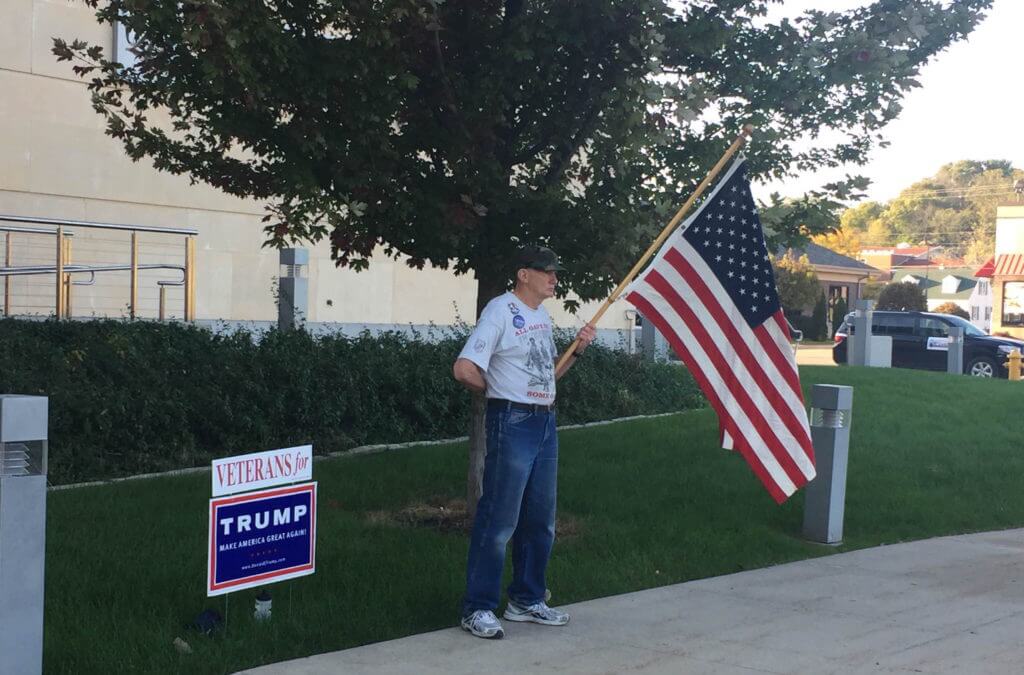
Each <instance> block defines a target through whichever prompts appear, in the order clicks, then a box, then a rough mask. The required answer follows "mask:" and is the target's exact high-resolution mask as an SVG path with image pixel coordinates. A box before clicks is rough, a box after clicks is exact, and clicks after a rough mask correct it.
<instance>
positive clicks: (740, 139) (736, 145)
mask: <svg viewBox="0 0 1024 675" xmlns="http://www.w3.org/2000/svg"><path fill="white" fill-rule="evenodd" d="M753 131H754V127H753V126H751V125H749V124H748V125H745V126H744V127H743V131H741V132H740V135H739V136H737V137H736V140H735V141H733V142H732V145H730V146H729V149H728V150H726V151H725V154H724V155H722V158H721V159H720V160H718V163H717V164H715V166H714V168H712V169H711V172H710V173H708V175H707V176H705V177H704V180H702V181H701V183H700V185H698V186H697V189H696V190H694V191H693V194H692V195H690V198H689V199H687V200H686V203H685V204H683V206H682V207H681V208H680V209H679V210H678V211H676V215H674V216H673V217H672V220H670V221H669V222H668V225H666V226H665V229H663V230H662V231H661V234H659V235H658V238H657V239H655V240H654V243H652V244H651V245H650V246H649V247H648V248H647V251H646V252H644V254H643V256H641V257H640V260H638V261H637V262H636V264H635V265H633V269H631V270H630V271H629V274H627V275H626V277H625V278H624V279H623V280H622V281H621V282H620V283H619V285H618V286H616V287H615V290H614V291H612V294H611V295H609V296H608V299H607V300H605V301H604V304H603V305H601V308H600V309H598V310H597V313H596V314H594V318H592V319H591V320H590V322H589V323H590V324H596V323H597V322H598V321H600V320H601V317H602V316H604V313H605V312H606V311H608V308H609V307H611V305H612V303H613V302H615V301H616V300H618V299H619V295H621V294H622V291H624V290H625V289H626V286H628V285H629V284H630V282H631V281H633V277H635V276H636V275H637V273H638V272H639V271H640V270H641V269H643V267H644V265H646V264H647V261H648V260H650V258H651V256H652V255H654V254H655V253H656V252H657V250H658V249H659V248H661V245H662V244H663V243H665V240H666V239H668V237H669V235H670V234H672V232H673V231H675V229H676V226H677V225H679V221H681V220H682V219H683V215H685V214H686V212H687V211H689V210H690V207H691V206H693V203H694V202H695V201H697V200H698V199H699V198H700V196H701V195H702V194H704V190H706V189H707V187H708V185H710V184H711V183H712V182H713V181H714V180H715V178H716V177H717V176H718V174H719V173H720V172H721V171H722V169H723V168H724V167H725V165H726V164H727V163H728V162H729V160H730V159H732V156H733V155H735V154H736V153H737V152H738V151H739V149H740V148H741V147H742V146H743V144H744V143H745V142H746V140H747V137H748V136H749V135H750V134H751V133H752V132H753ZM578 343H579V338H576V339H575V340H573V341H572V344H571V345H569V348H568V349H566V350H565V353H564V354H562V357H561V358H560V359H558V364H557V365H556V366H555V372H556V373H557V372H559V371H560V370H561V369H562V367H563V366H564V365H565V362H566V361H568V360H569V356H570V355H571V354H572V353H573V351H575V349H576V345H577V344H578Z"/></svg>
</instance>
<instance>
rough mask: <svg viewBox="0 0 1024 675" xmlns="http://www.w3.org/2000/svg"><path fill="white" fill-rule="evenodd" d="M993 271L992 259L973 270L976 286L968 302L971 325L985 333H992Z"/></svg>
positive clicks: (994, 266) (994, 263) (993, 261)
mask: <svg viewBox="0 0 1024 675" xmlns="http://www.w3.org/2000/svg"><path fill="white" fill-rule="evenodd" d="M995 269H996V259H995V258H994V257H992V258H989V259H988V262H986V263H985V264H984V265H982V266H981V267H980V268H979V269H977V270H975V272H974V278H975V279H977V280H978V285H977V286H975V287H974V288H975V290H974V293H973V294H972V295H971V299H970V300H969V301H968V304H969V305H970V312H971V323H973V324H974V325H975V326H977V327H978V328H980V329H982V330H983V331H985V332H986V333H988V332H991V331H992V276H993V274H994V273H995Z"/></svg>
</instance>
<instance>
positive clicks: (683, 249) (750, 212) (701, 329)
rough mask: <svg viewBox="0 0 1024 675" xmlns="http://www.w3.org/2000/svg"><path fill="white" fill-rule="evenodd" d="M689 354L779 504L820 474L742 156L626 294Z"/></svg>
mask: <svg viewBox="0 0 1024 675" xmlns="http://www.w3.org/2000/svg"><path fill="white" fill-rule="evenodd" d="M625 293H626V299H627V300H628V301H629V302H631V303H632V304H633V305H634V306H635V307H636V308H637V309H638V310H639V311H640V313H641V314H643V316H644V318H645V319H647V320H649V321H651V322H652V323H653V324H654V325H655V326H656V327H657V328H658V330H659V331H661V334H662V335H664V336H665V338H666V339H667V340H668V342H669V344H671V345H672V347H673V348H674V349H675V351H676V353H677V354H679V356H680V357H681V358H682V360H683V362H684V363H685V364H686V366H687V368H689V370H690V372H691V373H693V376H694V377H695V378H696V380H697V382H698V383H699V384H700V388H701V389H702V390H703V392H704V395H705V396H706V397H707V398H708V400H709V401H710V402H711V405H712V406H713V407H714V409H715V411H716V412H717V413H718V424H719V434H720V437H721V441H722V446H723V447H725V448H728V449H735V450H738V451H739V452H740V453H741V454H742V455H743V457H744V458H745V459H746V460H747V463H749V464H750V466H751V468H752V469H753V470H754V473H755V474H756V475H757V477H758V478H760V479H761V482H762V483H764V486H765V487H766V488H767V489H768V492H770V493H771V495H772V497H773V498H774V499H775V501H776V502H778V503H782V502H784V501H785V500H786V498H787V497H789V496H790V495H792V494H793V493H794V492H795V491H796V490H798V489H799V488H800V487H802V486H803V485H805V484H806V483H807V482H808V481H809V480H811V479H812V478H814V475H815V470H814V449H813V447H812V446H811V436H810V429H809V428H808V425H807V412H806V410H805V409H804V400H803V394H802V392H801V390H800V379H799V376H798V375H797V369H796V361H795V359H794V357H793V350H792V348H791V347H790V343H789V328H788V324H787V323H786V319H785V317H784V316H783V314H782V305H781V304H780V303H779V295H778V292H777V291H776V288H775V275H774V274H772V266H771V263H770V262H769V260H768V249H767V247H766V246H765V241H764V232H763V231H762V229H761V221H760V220H759V219H758V216H757V208H756V207H755V206H754V198H753V195H751V193H750V182H749V180H748V179H747V172H746V165H745V161H744V160H743V159H742V158H741V159H739V160H737V161H736V162H735V163H733V165H732V166H731V167H730V168H729V170H728V171H727V172H726V174H725V176H724V177H723V178H722V179H721V180H720V181H719V183H718V185H717V186H716V187H715V190H714V191H713V192H712V193H711V194H710V195H709V196H708V198H707V199H706V200H705V201H704V203H703V205H702V206H701V207H700V209H698V210H697V212H696V213H694V214H693V215H691V216H690V217H689V218H687V219H686V221H685V222H684V223H683V224H682V226H681V227H680V228H679V229H678V230H677V231H676V232H674V233H673V234H672V235H671V236H670V237H669V238H668V239H667V240H666V241H665V244H664V245H663V246H662V248H661V251H659V252H658V255H657V257H655V259H654V261H653V262H652V263H651V265H650V266H649V267H648V268H647V269H646V270H645V271H644V272H643V273H642V274H641V275H640V276H638V277H637V278H636V280H634V281H633V283H632V284H630V285H629V287H628V288H627V289H626V291H625Z"/></svg>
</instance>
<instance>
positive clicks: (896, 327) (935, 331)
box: [832, 311, 1024, 377]
mask: <svg viewBox="0 0 1024 675" xmlns="http://www.w3.org/2000/svg"><path fill="white" fill-rule="evenodd" d="M951 326H957V327H959V328H963V329H964V373H965V374H968V375H976V376H978V377H1006V357H1007V356H1009V354H1010V352H1011V351H1013V350H1014V349H1019V350H1020V351H1021V353H1022V354H1024V341H1021V340H1014V339H1012V338H1002V337H994V336H992V335H989V334H987V333H985V332H984V331H983V330H981V329H980V328H978V327H977V326H975V325H974V324H972V323H971V322H970V321H967V320H966V319H961V318H960V317H958V316H953V315H951V314H932V313H929V312H886V311H876V312H875V313H874V316H873V318H872V320H871V333H872V334H873V335H888V336H890V337H891V338H892V365H893V367H894V368H919V369H922V370H943V371H944V370H946V355H947V352H948V350H947V348H946V344H945V340H943V339H942V338H948V337H949V328H950V327H951ZM852 332H853V313H852V312H851V313H850V314H847V315H846V319H845V320H844V321H843V323H842V324H841V325H840V326H839V329H838V330H836V335H835V345H834V346H833V347H832V360H833V361H835V362H836V363H846V342H847V341H846V336H847V335H849V334H850V333H852Z"/></svg>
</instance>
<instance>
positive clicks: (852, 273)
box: [777, 242, 884, 309]
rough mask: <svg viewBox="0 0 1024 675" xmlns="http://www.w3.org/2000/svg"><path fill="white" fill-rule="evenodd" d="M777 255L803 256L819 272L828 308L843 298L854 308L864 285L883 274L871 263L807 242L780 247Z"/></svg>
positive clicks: (861, 294) (848, 305)
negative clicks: (795, 245) (790, 246)
mask: <svg viewBox="0 0 1024 675" xmlns="http://www.w3.org/2000/svg"><path fill="white" fill-rule="evenodd" d="M777 255H778V257H782V256H783V255H790V256H793V257H796V258H799V257H801V256H804V255H806V256H807V260H808V262H810V263H811V266H812V267H814V271H815V273H816V274H817V275H818V281H820V282H821V290H822V292H823V293H824V294H825V297H826V298H828V304H829V307H832V306H833V305H835V303H836V301H837V300H838V299H839V298H842V299H843V300H845V301H846V306H847V307H849V308H851V309H853V306H854V303H855V302H856V301H857V300H860V299H861V298H862V297H863V296H864V285H865V284H866V283H867V282H868V281H869V280H871V279H877V278H880V277H882V276H884V273H883V272H881V270H878V269H877V268H875V267H872V266H871V265H868V264H865V263H862V262H861V261H859V260H856V259H854V258H850V257H848V256H845V255H843V254H841V253H836V252H835V251H833V250H832V249H828V248H825V247H824V246H819V245H818V244H815V243H813V242H808V243H807V245H806V246H804V247H803V248H800V249H790V250H783V249H780V250H779V252H778V254H777Z"/></svg>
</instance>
